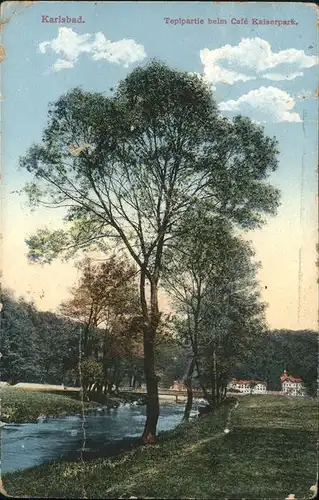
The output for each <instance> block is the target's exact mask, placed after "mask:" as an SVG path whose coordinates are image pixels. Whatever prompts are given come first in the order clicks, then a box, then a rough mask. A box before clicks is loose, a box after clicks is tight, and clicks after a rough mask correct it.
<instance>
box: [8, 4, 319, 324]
mask: <svg viewBox="0 0 319 500" xmlns="http://www.w3.org/2000/svg"><path fill="white" fill-rule="evenodd" d="M22 4H23V2H16V3H15V2H12V3H10V4H9V5H7V6H6V7H5V8H4V9H3V13H2V18H3V19H6V18H7V17H9V16H10V15H11V18H10V21H9V23H8V24H7V25H6V27H5V29H4V31H3V37H2V43H3V44H4V46H5V48H6V52H7V57H6V60H5V62H4V63H3V65H2V124H3V130H2V165H3V166H2V170H3V215H2V218H3V228H4V245H3V259H2V260H3V266H5V265H6V267H5V269H7V270H5V273H4V283H5V284H6V285H8V286H11V288H13V289H15V290H16V292H17V293H18V294H25V293H26V289H27V288H28V290H29V295H30V294H31V296H32V297H33V298H34V299H35V300H36V301H37V303H38V305H39V306H40V307H43V308H51V309H54V307H55V306H56V305H57V304H58V302H59V300H58V296H60V295H61V294H62V295H63V294H65V293H67V287H68V286H70V285H71V284H72V282H73V281H74V279H76V275H75V271H74V270H70V269H69V268H70V266H69V268H68V273H67V276H68V278H66V269H64V268H63V269H64V270H63V271H62V267H60V268H58V267H54V266H59V264H54V265H53V266H51V268H49V269H48V268H47V269H44V268H40V269H39V268H37V269H35V268H34V266H33V267H32V266H29V265H28V264H27V262H26V259H25V256H24V253H25V251H26V249H25V246H24V243H23V240H24V238H25V235H26V234H28V233H30V232H32V231H34V230H35V229H36V228H37V227H40V226H41V225H43V224H44V223H48V221H49V222H50V224H52V225H58V224H59V223H60V221H59V219H58V217H57V215H56V214H52V213H48V212H44V211H41V212H37V213H36V214H30V213H29V212H28V211H27V209H26V207H25V206H24V205H23V203H22V202H23V200H22V199H21V198H19V197H18V196H17V194H15V193H12V191H13V190H17V189H19V188H21V187H22V186H23V185H24V183H25V181H26V180H28V178H27V175H26V173H25V172H21V171H19V170H18V166H17V165H18V158H19V156H21V155H23V154H24V153H25V151H26V150H27V148H28V147H29V146H30V145H31V144H32V143H33V142H37V141H39V140H40V138H41V134H42V130H43V128H44V126H45V123H46V116H47V109H48V104H49V102H52V101H55V100H56V99H57V98H58V97H59V96H60V95H61V93H63V92H66V91H68V90H69V89H71V88H73V87H75V86H80V87H82V88H83V89H85V90H91V91H108V90H109V89H110V87H114V86H115V85H116V83H117V82H118V81H119V80H120V79H122V78H123V77H125V76H126V75H127V74H128V73H129V72H130V71H131V70H132V69H133V68H134V67H136V66H138V65H140V64H145V63H147V61H148V60H149V59H151V58H158V59H161V60H163V61H166V62H167V63H168V64H170V65H171V66H173V67H175V68H177V69H182V70H186V71H190V72H197V73H199V74H200V75H201V77H204V78H205V79H206V81H207V82H208V83H209V84H210V85H211V86H212V88H213V89H214V95H215V98H216V101H217V103H218V104H219V106H220V110H221V112H222V113H223V114H224V115H225V116H228V117H232V116H234V114H238V113H242V114H245V115H247V116H249V117H250V118H252V119H253V120H256V121H260V122H262V123H263V124H264V126H265V130H266V132H267V134H269V135H275V136H276V137H277V139H278V140H279V144H280V152H281V153H280V168H279V169H278V171H277V172H276V173H274V174H273V176H272V178H271V182H272V183H273V184H275V185H276V186H277V187H279V188H280V189H281V191H282V206H281V208H280V210H279V213H278V216H277V217H276V218H275V219H272V220H270V221H269V224H268V226H267V227H265V228H264V229H263V230H262V231H257V232H255V233H250V234H249V238H250V239H251V240H252V241H253V242H254V245H255V247H256V251H257V258H258V259H260V260H262V263H263V269H262V271H261V273H260V279H261V282H262V285H263V286H266V284H267V290H270V291H269V292H268V291H267V293H266V292H264V294H265V296H264V298H265V300H266V301H268V302H269V309H268V313H267V314H268V320H269V323H270V324H271V326H277V327H291V328H298V327H307V326H309V327H315V326H316V317H317V288H316V271H315V264H314V263H315V260H316V255H315V251H314V246H315V242H316V237H317V236H316V228H317V203H316V194H317V180H316V179H317V174H316V163H317V147H316V143H317V126H316V121H317V103H316V98H315V88H316V85H317V76H318V65H317V63H318V61H317V60H315V55H316V54H317V53H318V50H317V49H318V47H317V32H316V11H315V8H314V7H312V6H309V5H304V4H298V3H296V4H290V5H289V9H287V6H286V5H285V4H271V3H254V4H253V3H251V4H249V3H248V4H247V3H244V4H238V3H234V4H231V3H230V4H226V3H224V4H223V3H218V2H217V3H214V2H213V3H212V2H210V3H208V2H205V3H204V2H197V3H193V2H190V3H186V2H185V3H184V2H176V3H164V2H163V3H160V2H157V3H151V2H150V3H139V4H138V3H136V2H135V3H116V2H114V3H103V2H101V3H96V4H95V3H93V2H39V3H35V4H34V5H31V6H29V7H23V5H22ZM288 14H289V17H288ZM43 15H44V16H49V17H50V16H52V17H56V16H59V15H61V16H69V17H71V18H72V17H78V16H82V19H83V20H84V21H85V22H84V23H79V24H78V23H77V24H59V23H42V22H41V19H42V16H43ZM165 18H170V19H179V18H182V19H187V18H200V19H203V20H204V24H193V25H189V24H187V25H186V24H185V25H183V26H182V25H181V24H171V23H166V22H165ZM208 18H210V19H215V20H217V19H218V18H219V19H225V20H226V21H227V24H226V25H225V24H208V22H207V20H208ZM233 18H236V19H237V20H241V19H245V18H247V19H248V24H246V25H240V24H231V19H233ZM252 18H258V19H261V20H262V19H266V20H281V21H284V20H290V19H292V18H293V19H294V21H295V23H298V24H293V25H282V26H274V25H266V26H262V25H253V24H252V21H251V20H252ZM84 35H88V36H87V37H84V38H83V36H84ZM302 158H303V165H304V175H303V203H302V209H303V216H302V219H301V221H300V205H301V202H300V198H301V165H302ZM9 221H10V222H9ZM13 247H14V248H15V249H16V250H15V251H13ZM300 247H302V256H303V261H302V274H303V279H302V283H301V285H302V286H301V298H300V304H301V309H302V310H301V312H300V313H299V322H298V315H297V314H296V309H297V304H298V300H299V299H298V255H299V248H300ZM61 266H62V265H61ZM58 269H59V270H60V271H58ZM59 272H63V276H64V280H61V274H60V279H59V278H58V277H57V276H59ZM50 273H51V274H50ZM48 280H49V281H50V283H51V286H50V290H48V289H46V287H48V284H47V283H48ZM39 283H40V284H39ZM57 289H58V290H59V292H57V291H56V290H57ZM30 290H31V292H30ZM40 290H41V293H40ZM42 290H44V296H45V300H42V302H41V301H40V299H39V298H38V296H39V294H40V295H42ZM265 290H266V289H265Z"/></svg>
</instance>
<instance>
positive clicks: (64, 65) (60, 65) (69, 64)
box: [53, 59, 74, 71]
mask: <svg viewBox="0 0 319 500" xmlns="http://www.w3.org/2000/svg"><path fill="white" fill-rule="evenodd" d="M73 66H74V61H68V60H67V59H57V60H56V61H55V63H54V65H53V68H54V70H55V71H60V70H61V69H69V68H73Z"/></svg>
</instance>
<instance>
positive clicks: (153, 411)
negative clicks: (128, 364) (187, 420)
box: [142, 334, 159, 443]
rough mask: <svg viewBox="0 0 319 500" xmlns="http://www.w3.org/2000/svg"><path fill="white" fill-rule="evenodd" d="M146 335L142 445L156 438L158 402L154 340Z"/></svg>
mask: <svg viewBox="0 0 319 500" xmlns="http://www.w3.org/2000/svg"><path fill="white" fill-rule="evenodd" d="M145 337H146V338H145ZM150 337H151V338H148V336H147V334H145V336H144V370H145V381H146V392H147V396H146V422H145V427H144V432H143V434H142V440H143V442H144V443H152V442H153V441H154V440H155V437H156V427H157V421H158V417H159V400H158V387H157V377H156V373H155V363H154V361H155V360H154V338H152V337H153V335H152V334H151V335H150Z"/></svg>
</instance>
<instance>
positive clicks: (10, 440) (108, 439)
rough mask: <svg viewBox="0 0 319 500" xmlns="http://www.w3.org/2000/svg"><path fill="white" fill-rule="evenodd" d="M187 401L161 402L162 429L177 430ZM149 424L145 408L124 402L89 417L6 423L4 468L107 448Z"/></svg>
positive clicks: (132, 435) (23, 466) (159, 423)
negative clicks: (184, 403)
mask: <svg viewBox="0 0 319 500" xmlns="http://www.w3.org/2000/svg"><path fill="white" fill-rule="evenodd" d="M183 411H184V405H183V404H175V403H165V404H163V405H161V414H160V418H159V422H158V432H161V431H165V430H169V429H173V428H174V427H176V425H178V424H179V423H180V421H181V418H182V415H183ZM144 423H145V407H144V406H134V405H121V406H119V407H118V408H103V409H102V408H101V409H98V410H97V411H95V412H94V413H92V414H89V415H87V416H86V418H85V421H84V422H83V421H82V418H81V415H74V416H69V417H60V418H56V419H49V420H47V421H39V422H38V423H35V424H19V425H18V424H6V425H5V426H4V427H2V428H1V429H0V432H1V470H2V473H6V472H14V471H16V470H19V469H26V468H29V467H34V466H37V465H41V464H43V463H46V462H50V461H52V460H58V459H61V458H66V457H70V454H72V453H73V454H74V456H75V455H76V454H77V452H79V451H80V450H81V449H82V446H83V439H84V433H85V436H86V440H85V450H86V451H90V452H92V451H93V452H97V451H103V450H107V449H108V447H109V446H110V445H111V443H114V441H119V440H122V439H123V438H134V437H139V436H140V435H141V433H142V431H143V427H144Z"/></svg>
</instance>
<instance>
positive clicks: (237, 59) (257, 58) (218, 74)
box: [200, 37, 318, 85]
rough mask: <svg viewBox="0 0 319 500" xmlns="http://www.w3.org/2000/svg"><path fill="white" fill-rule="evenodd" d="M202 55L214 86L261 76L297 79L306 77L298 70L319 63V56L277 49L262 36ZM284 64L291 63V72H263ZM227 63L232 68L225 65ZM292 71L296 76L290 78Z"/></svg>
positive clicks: (204, 52)
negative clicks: (273, 49)
mask: <svg viewBox="0 0 319 500" xmlns="http://www.w3.org/2000/svg"><path fill="white" fill-rule="evenodd" d="M200 58H201V62H202V64H203V65H204V74H205V76H206V77H207V78H208V79H209V80H210V82H211V83H212V85H216V84H217V83H228V84H229V85H232V84H234V83H235V82H237V81H248V80H252V79H256V77H257V76H258V77H260V76H262V77H264V78H268V79H271V80H279V79H282V80H288V79H294V78H296V77H297V76H302V73H300V72H296V70H299V69H301V68H310V67H311V66H314V65H316V64H318V58H317V57H316V56H308V55H307V54H305V52H304V51H303V50H297V49H292V48H291V49H286V50H280V51H279V52H273V51H272V48H271V45H270V43H269V42H268V41H267V40H263V39H262V38H259V37H255V38H243V39H242V40H241V42H240V43H239V44H238V45H224V46H223V47H219V48H217V49H212V50H210V49H208V48H205V49H203V50H201V51H200ZM283 64H284V65H286V66H287V65H289V66H290V68H289V70H288V71H287V70H286V69H285V71H284V73H281V72H279V73H266V74H263V73H264V72H265V71H267V70H271V69H274V68H277V67H278V66H280V65H283ZM225 65H226V66H227V67H230V68H231V69H227V68H225ZM236 68H240V70H238V69H236ZM243 70H244V71H245V73H244V72H243ZM291 70H293V73H292V75H293V76H291V78H288V77H287V75H289V73H290V71H291ZM269 75H270V76H269ZM273 75H275V77H274V76H273ZM280 77H282V78H280Z"/></svg>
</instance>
